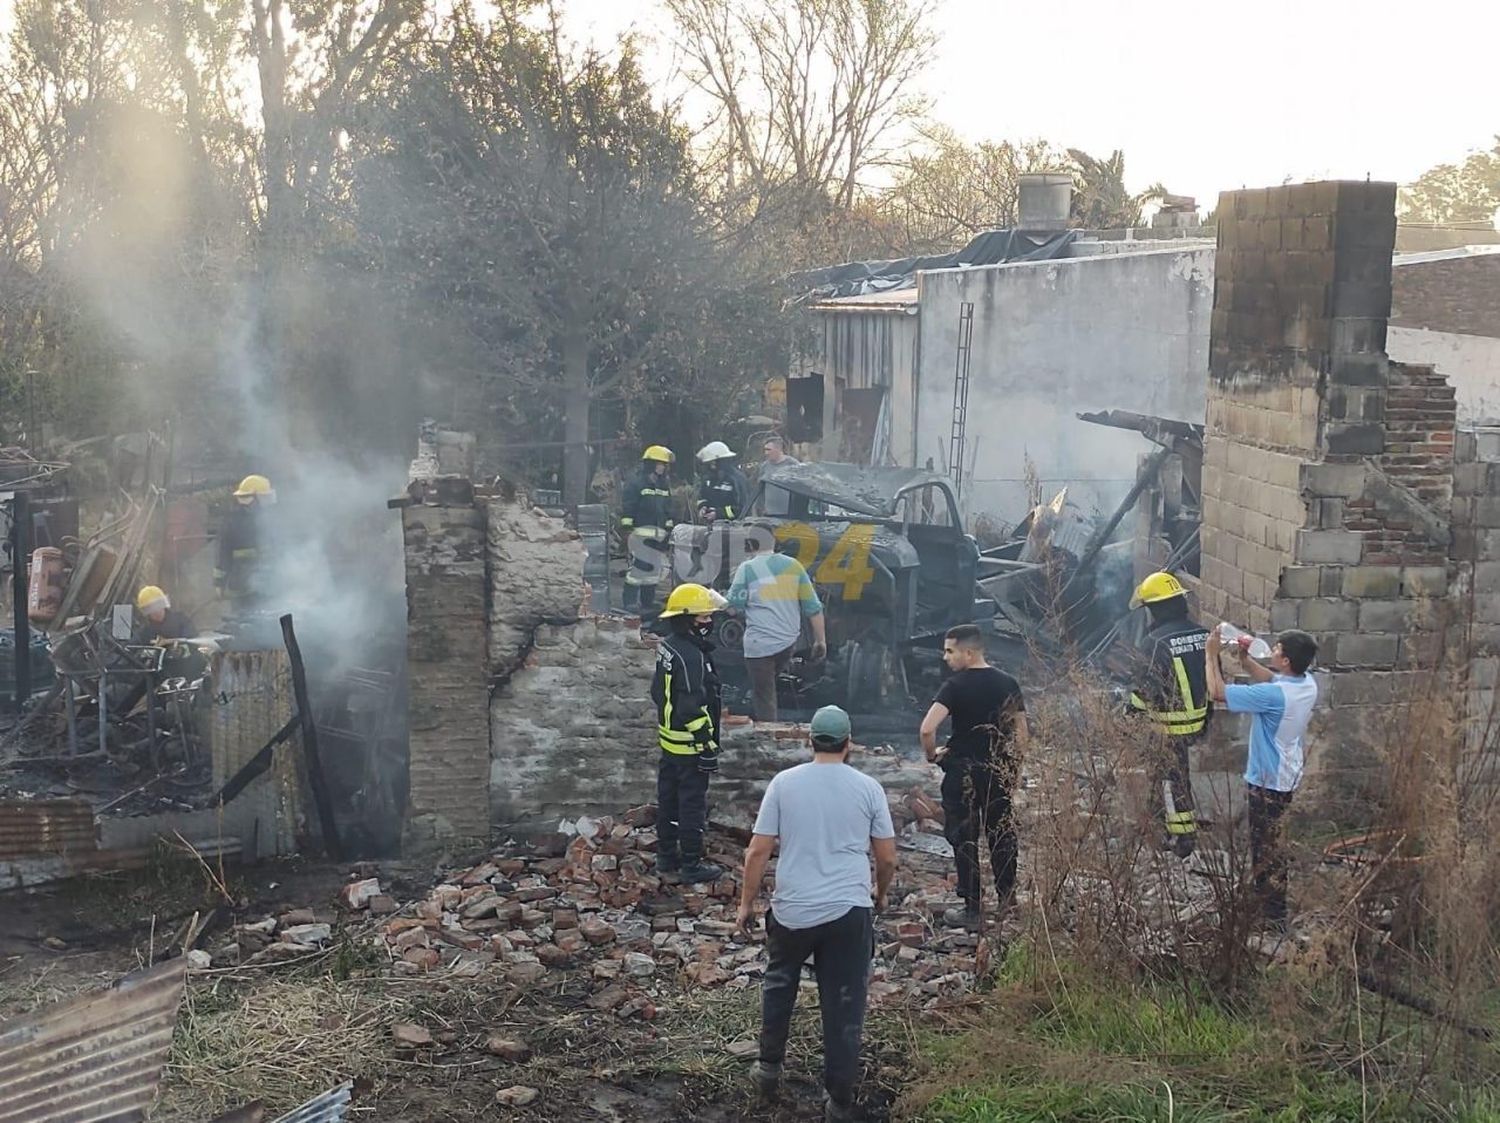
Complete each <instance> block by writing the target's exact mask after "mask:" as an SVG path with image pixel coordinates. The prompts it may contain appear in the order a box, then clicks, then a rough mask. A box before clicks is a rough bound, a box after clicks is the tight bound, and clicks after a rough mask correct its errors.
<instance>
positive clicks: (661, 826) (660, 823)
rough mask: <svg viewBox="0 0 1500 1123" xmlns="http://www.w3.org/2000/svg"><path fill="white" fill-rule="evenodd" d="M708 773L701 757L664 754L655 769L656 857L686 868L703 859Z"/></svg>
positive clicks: (706, 818) (706, 817) (684, 754)
mask: <svg viewBox="0 0 1500 1123" xmlns="http://www.w3.org/2000/svg"><path fill="white" fill-rule="evenodd" d="M709 775H710V774H709V773H707V772H704V771H702V770H701V769H700V768H699V767H698V757H697V756H696V754H695V755H688V754H686V753H683V754H677V753H667V752H664V753H662V754H661V760H660V761H658V763H657V765H656V853H657V855H658V856H659V857H663V858H666V859H667V860H669V861H670V860H671V859H673V858H680V859H681V861H682V864H683V865H685V866H695V865H697V864H698V863H699V862H700V861H701V860H702V859H703V825H704V823H705V822H706V821H707V820H708V777H709Z"/></svg>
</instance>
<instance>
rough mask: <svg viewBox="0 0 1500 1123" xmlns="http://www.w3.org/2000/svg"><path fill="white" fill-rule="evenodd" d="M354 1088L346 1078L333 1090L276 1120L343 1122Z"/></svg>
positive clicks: (281, 1122)
mask: <svg viewBox="0 0 1500 1123" xmlns="http://www.w3.org/2000/svg"><path fill="white" fill-rule="evenodd" d="M353 1090H354V1084H353V1082H352V1081H347V1080H346V1081H345V1082H344V1083H342V1084H340V1085H339V1086H338V1087H337V1088H334V1089H333V1090H332V1091H329V1092H324V1093H323V1094H322V1095H321V1096H317V1097H315V1098H313V1099H310V1100H308V1101H307V1102H306V1103H305V1104H303V1105H302V1106H301V1107H299V1108H297V1109H296V1110H294V1111H289V1112H288V1113H287V1114H285V1115H283V1116H282V1117H281V1118H280V1119H278V1120H276V1123H343V1118H344V1116H345V1114H346V1113H347V1112H348V1110H349V1095H350V1093H351V1092H352V1091H353Z"/></svg>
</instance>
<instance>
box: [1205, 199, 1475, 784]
mask: <svg viewBox="0 0 1500 1123" xmlns="http://www.w3.org/2000/svg"><path fill="white" fill-rule="evenodd" d="M1394 204H1395V188H1394V186H1393V185H1391V184H1378V183H1315V184H1301V185H1295V186H1289V187H1281V188H1271V189H1266V190H1259V191H1242V192H1231V193H1227V194H1226V195H1225V196H1224V198H1223V199H1222V200H1221V204H1220V214H1221V216H1228V217H1227V218H1226V219H1225V220H1224V221H1222V223H1221V226H1220V231H1219V239H1220V242H1219V251H1218V258H1217V282H1218V286H1217V289H1216V294H1215V306H1214V317H1213V340H1212V345H1211V349H1210V350H1211V361H1210V386H1209V408H1208V431H1207V434H1206V438H1205V472H1204V524H1203V551H1204V559H1203V581H1202V601H1203V607H1204V609H1205V612H1206V614H1207V615H1210V616H1215V617H1218V618H1222V619H1231V620H1241V621H1245V622H1248V624H1249V626H1250V627H1251V628H1253V629H1255V630H1258V631H1265V630H1270V631H1279V630H1284V629H1287V628H1293V627H1296V628H1301V629H1303V630H1305V631H1308V632H1311V633H1312V634H1313V635H1314V636H1316V637H1317V639H1318V641H1319V645H1320V654H1319V664H1320V667H1321V669H1322V671H1323V672H1324V675H1323V679H1324V682H1323V685H1324V688H1325V692H1324V698H1323V709H1322V712H1321V714H1320V717H1319V725H1318V727H1319V728H1320V729H1321V735H1320V736H1319V737H1318V739H1317V750H1316V751H1315V752H1314V753H1313V755H1312V757H1311V760H1310V770H1311V771H1312V773H1313V774H1315V775H1320V776H1321V777H1322V778H1323V779H1324V780H1325V781H1328V782H1329V783H1331V785H1332V788H1333V791H1334V792H1335V794H1354V793H1357V792H1360V791H1363V790H1365V789H1366V788H1367V786H1368V785H1369V784H1370V783H1371V782H1373V781H1376V780H1378V768H1379V762H1378V761H1377V760H1376V759H1375V757H1374V755H1373V754H1372V752H1371V751H1370V749H1371V746H1372V745H1378V744H1379V743H1380V732H1381V730H1382V729H1383V728H1385V727H1387V725H1388V719H1389V717H1390V712H1389V707H1390V706H1391V705H1393V704H1395V703H1397V702H1399V701H1400V700H1401V699H1403V698H1405V697H1409V696H1410V688H1411V687H1413V686H1414V685H1415V683H1416V681H1417V678H1418V676H1420V675H1422V674H1424V673H1426V672H1428V671H1429V670H1430V669H1432V668H1433V667H1435V666H1436V664H1437V661H1438V659H1439V657H1440V655H1441V651H1440V646H1441V643H1442V635H1443V631H1442V629H1443V625H1444V620H1445V615H1444V609H1445V607H1446V606H1447V602H1448V595H1449V588H1450V582H1451V578H1452V565H1453V559H1452V558H1451V557H1450V550H1449V544H1450V519H1451V508H1452V498H1453V482H1454V459H1453V455H1454V444H1455V435H1456V410H1455V405H1454V395H1453V390H1452V388H1451V387H1450V386H1448V385H1447V383H1446V381H1445V380H1444V379H1443V378H1441V376H1438V375H1436V374H1434V373H1433V371H1432V370H1431V369H1430V368H1427V367H1418V366H1403V365H1401V364H1395V363H1391V362H1390V361H1389V360H1388V359H1387V357H1386V355H1385V352H1384V346H1385V334H1386V321H1387V317H1388V316H1389V314H1390V305H1391V252H1392V248H1393V243H1394V236H1395V216H1394Z"/></svg>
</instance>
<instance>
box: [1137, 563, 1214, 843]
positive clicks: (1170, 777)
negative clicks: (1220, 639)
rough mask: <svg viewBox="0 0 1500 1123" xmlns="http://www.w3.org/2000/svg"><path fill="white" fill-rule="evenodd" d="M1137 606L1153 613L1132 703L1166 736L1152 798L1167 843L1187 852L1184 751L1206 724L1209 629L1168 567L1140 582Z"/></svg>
mask: <svg viewBox="0 0 1500 1123" xmlns="http://www.w3.org/2000/svg"><path fill="white" fill-rule="evenodd" d="M1142 605H1144V606H1145V608H1146V610H1147V612H1149V613H1150V614H1151V628H1150V630H1149V631H1148V632H1147V633H1146V637H1145V639H1144V640H1143V641H1142V642H1141V645H1140V647H1139V648H1138V649H1137V658H1136V660H1135V670H1134V672H1133V674H1132V682H1131V687H1132V689H1131V693H1130V708H1131V709H1132V710H1134V711H1136V712H1137V713H1139V714H1141V715H1143V716H1144V717H1145V718H1146V719H1147V720H1148V721H1150V722H1151V724H1152V726H1153V727H1154V729H1155V730H1156V732H1157V733H1158V734H1160V735H1161V736H1162V737H1163V738H1165V742H1166V744H1165V753H1164V756H1163V759H1161V760H1160V762H1159V767H1158V769H1157V772H1156V775H1155V776H1153V782H1152V785H1151V796H1152V800H1151V802H1152V805H1153V807H1155V808H1157V809H1159V810H1160V812H1161V815H1162V825H1163V826H1164V827H1165V829H1166V839H1165V845H1164V849H1172V850H1175V851H1176V852H1177V854H1178V856H1179V857H1183V858H1186V857H1187V856H1188V855H1189V854H1191V853H1192V852H1193V850H1194V848H1195V847H1196V846H1197V842H1198V820H1197V817H1196V816H1195V815H1194V812H1193V782H1192V772H1191V769H1190V766H1189V764H1190V762H1189V760H1188V750H1189V749H1190V748H1191V747H1192V746H1193V745H1194V744H1196V743H1197V742H1199V741H1201V740H1202V739H1203V736H1204V733H1205V732H1206V731H1207V729H1208V718H1209V697H1208V674H1207V672H1206V671H1205V669H1204V663H1203V653H1204V651H1205V650H1206V649H1207V647H1208V630H1207V629H1206V628H1203V627H1201V626H1200V625H1198V624H1196V623H1194V621H1193V619H1192V617H1191V616H1190V615H1189V613H1188V603H1187V590H1186V589H1184V588H1183V587H1182V582H1180V581H1178V580H1177V578H1176V577H1174V576H1172V575H1171V574H1170V573H1153V574H1151V575H1150V576H1149V577H1147V578H1146V579H1145V580H1144V581H1142V582H1141V583H1140V585H1139V586H1138V587H1137V588H1136V590H1135V596H1133V597H1132V598H1131V599H1130V606H1131V607H1132V608H1140V607H1141V606H1142Z"/></svg>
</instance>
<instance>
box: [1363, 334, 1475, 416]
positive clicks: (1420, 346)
mask: <svg viewBox="0 0 1500 1123" xmlns="http://www.w3.org/2000/svg"><path fill="white" fill-rule="evenodd" d="M1385 350H1386V354H1388V355H1390V357H1391V358H1392V359H1394V360H1396V361H1397V362H1399V363H1424V364H1430V365H1431V366H1433V367H1436V368H1437V372H1438V373H1439V374H1444V375H1447V376H1448V381H1449V382H1450V383H1452V385H1453V386H1454V388H1455V391H1456V397H1457V398H1458V423H1459V424H1460V425H1496V424H1500V339H1494V338H1492V337H1490V336H1487V335H1458V334H1455V333H1453V332H1446V331H1426V330H1424V329H1422V328H1397V327H1392V328H1388V329H1387V330H1386V337H1385Z"/></svg>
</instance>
